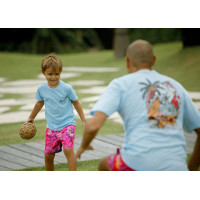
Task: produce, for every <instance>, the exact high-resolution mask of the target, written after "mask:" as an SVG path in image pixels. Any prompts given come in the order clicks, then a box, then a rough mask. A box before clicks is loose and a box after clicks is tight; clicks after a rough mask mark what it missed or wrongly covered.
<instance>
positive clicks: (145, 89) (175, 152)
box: [76, 40, 200, 171]
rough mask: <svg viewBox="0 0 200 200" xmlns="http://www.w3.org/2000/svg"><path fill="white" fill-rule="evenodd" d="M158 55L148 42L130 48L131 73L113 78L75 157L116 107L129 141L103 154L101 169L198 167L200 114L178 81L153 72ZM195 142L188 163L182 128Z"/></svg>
mask: <svg viewBox="0 0 200 200" xmlns="http://www.w3.org/2000/svg"><path fill="white" fill-rule="evenodd" d="M155 60H156V57H155V56H154V54H153V50H152V46H151V44H150V43H149V42H147V41H144V40H137V41H135V42H133V43H132V44H131V45H130V46H129V47H128V49H127V55H126V67H127V70H128V73H129V74H128V75H125V76H122V77H120V78H117V79H114V80H113V81H112V82H111V83H110V85H109V86H108V88H107V90H106V91H105V93H104V94H103V95H102V97H101V98H100V100H99V101H98V102H97V103H96V104H95V106H94V107H93V109H92V112H91V113H92V114H93V115H94V117H93V118H92V119H91V121H90V122H89V123H88V124H87V125H86V127H85V130H84V137H83V140H82V144H81V146H80V148H79V149H78V151H77V153H76V156H77V157H80V155H81V154H82V153H83V152H84V151H85V150H86V149H87V147H88V146H90V145H89V144H90V142H91V141H92V139H93V138H94V137H95V136H96V134H97V132H98V130H99V129H100V127H101V126H102V125H103V123H104V122H105V121H106V119H107V117H109V116H110V115H111V114H112V113H114V112H115V111H117V112H119V114H120V115H121V117H122V119H123V122H124V128H125V144H124V145H123V146H122V148H121V149H118V151H117V153H116V154H113V155H111V156H109V157H106V158H103V159H102V160H101V161H100V164H99V170H116V171H124V170H130V171H133V170H139V171H154V170H155V171H164V170H165V171H170V170H172V171H182V170H188V168H189V170H198V168H199V166H200V112H199V111H198V109H197V108H196V107H195V105H194V104H193V102H192V100H191V98H190V97H189V96H188V93H187V91H186V90H185V89H184V88H183V87H182V86H181V85H180V84H179V83H178V82H176V81H175V80H173V79H172V78H170V77H167V76H164V75H161V74H159V73H158V72H156V71H154V70H151V68H152V66H153V65H154V63H155ZM183 129H185V130H186V131H187V132H191V131H193V130H194V131H195V132H196V133H197V140H196V143H195V147H194V151H193V154H192V156H191V159H190V161H189V164H188V166H187V163H186V158H187V156H186V142H185V138H184V131H183Z"/></svg>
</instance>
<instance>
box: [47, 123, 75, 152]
mask: <svg viewBox="0 0 200 200" xmlns="http://www.w3.org/2000/svg"><path fill="white" fill-rule="evenodd" d="M75 131H76V127H75V126H74V125H69V126H66V127H65V128H64V129H62V130H61V131H53V130H51V129H49V128H47V129H46V139H45V150H44V154H49V153H57V152H60V151H62V147H63V149H65V148H73V147H74V139H75Z"/></svg>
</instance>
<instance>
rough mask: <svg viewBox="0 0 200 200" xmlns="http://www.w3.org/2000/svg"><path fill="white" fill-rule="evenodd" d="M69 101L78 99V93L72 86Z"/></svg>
mask: <svg viewBox="0 0 200 200" xmlns="http://www.w3.org/2000/svg"><path fill="white" fill-rule="evenodd" d="M69 99H70V100H71V101H76V100H77V99H78V97H77V95H76V91H75V90H74V89H73V88H72V87H71V86H70V90H69Z"/></svg>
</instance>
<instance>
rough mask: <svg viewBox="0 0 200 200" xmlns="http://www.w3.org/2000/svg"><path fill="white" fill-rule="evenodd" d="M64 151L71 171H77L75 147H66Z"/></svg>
mask: <svg viewBox="0 0 200 200" xmlns="http://www.w3.org/2000/svg"><path fill="white" fill-rule="evenodd" d="M63 152H64V154H65V157H66V158H67V161H68V167H69V171H76V156H75V154H74V149H73V148H65V149H63Z"/></svg>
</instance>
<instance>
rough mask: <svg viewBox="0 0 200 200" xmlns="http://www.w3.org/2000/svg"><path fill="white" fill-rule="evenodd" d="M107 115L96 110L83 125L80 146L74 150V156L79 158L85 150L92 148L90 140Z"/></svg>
mask: <svg viewBox="0 0 200 200" xmlns="http://www.w3.org/2000/svg"><path fill="white" fill-rule="evenodd" d="M107 117H108V116H107V115H106V114H104V113H103V112H98V111H97V112H96V113H95V115H94V117H93V118H92V119H91V120H90V122H89V123H88V124H87V125H86V126H85V129H84V133H83V139H82V143H81V146H80V147H79V149H78V150H77V152H76V157H78V158H80V156H81V154H82V153H83V152H84V151H85V150H87V149H92V147H91V146H90V142H91V141H92V140H93V139H94V138H95V136H96V135H97V133H98V131H99V129H100V128H101V126H102V125H103V123H104V122H105V121H106V119H107Z"/></svg>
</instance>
